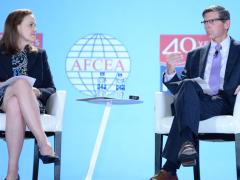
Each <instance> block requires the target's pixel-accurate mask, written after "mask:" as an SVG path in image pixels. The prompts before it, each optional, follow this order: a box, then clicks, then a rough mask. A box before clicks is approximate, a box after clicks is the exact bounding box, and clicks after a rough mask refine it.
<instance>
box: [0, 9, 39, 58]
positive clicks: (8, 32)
mask: <svg viewBox="0 0 240 180" xmlns="http://www.w3.org/2000/svg"><path fill="white" fill-rule="evenodd" d="M31 14H32V11H31V10H30V9H17V10H14V11H12V12H11V13H10V14H9V15H8V17H7V19H6V21H5V26H4V32H3V36H2V39H1V40H0V46H1V47H2V46H3V47H4V49H5V51H6V52H7V53H10V54H15V53H17V52H19V51H20V49H19V47H18V39H19V33H18V29H17V27H18V25H19V24H21V23H22V21H23V19H24V17H26V16H27V15H31ZM28 49H29V48H28ZM30 49H36V48H34V47H32V48H30Z"/></svg>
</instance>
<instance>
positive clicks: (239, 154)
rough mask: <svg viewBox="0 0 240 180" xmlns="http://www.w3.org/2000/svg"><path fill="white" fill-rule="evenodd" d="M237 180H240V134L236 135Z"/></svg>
mask: <svg viewBox="0 0 240 180" xmlns="http://www.w3.org/2000/svg"><path fill="white" fill-rule="evenodd" d="M235 149H236V165H237V180H240V133H238V134H235Z"/></svg>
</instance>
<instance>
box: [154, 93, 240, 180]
mask: <svg viewBox="0 0 240 180" xmlns="http://www.w3.org/2000/svg"><path fill="white" fill-rule="evenodd" d="M172 102H173V96H172V95H170V94H169V93H167V92H156V93H155V107H154V111H155V123H156V124H155V172H158V171H159V170H160V169H161V168H162V150H163V136H164V135H168V133H169V131H170V128H171V125H172V121H173V116H172V114H171V103H172ZM198 132H199V139H200V140H208V141H235V147H236V148H235V149H236V166H237V167H236V170H237V180H240V93H239V94H238V95H237V98H236V102H235V106H234V112H233V115H222V116H214V117H212V118H209V119H207V120H204V121H201V122H200V124H199V131H198ZM197 147H198V151H199V144H198V145H197ZM213 153H214V152H213ZM199 154H200V153H199ZM199 156H200V155H199ZM199 156H198V159H197V165H196V166H194V179H195V180H200V167H199Z"/></svg>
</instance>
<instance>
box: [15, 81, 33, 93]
mask: <svg viewBox="0 0 240 180" xmlns="http://www.w3.org/2000/svg"><path fill="white" fill-rule="evenodd" d="M12 87H13V88H14V89H15V90H17V91H21V90H27V89H32V87H31V86H30V84H29V83H28V81H27V80H25V79H18V80H17V81H15V82H14V83H13V85H12Z"/></svg>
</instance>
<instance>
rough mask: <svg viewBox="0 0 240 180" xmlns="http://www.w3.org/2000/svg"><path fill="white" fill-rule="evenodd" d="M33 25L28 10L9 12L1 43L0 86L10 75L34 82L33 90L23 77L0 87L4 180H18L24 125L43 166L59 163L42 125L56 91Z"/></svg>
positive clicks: (30, 12)
mask: <svg viewBox="0 0 240 180" xmlns="http://www.w3.org/2000/svg"><path fill="white" fill-rule="evenodd" d="M35 40H36V22H35V18H34V16H33V14H32V11H31V10H29V9H18V10H15V11H13V12H11V13H10V14H9V15H8V17H7V19H6V21H5V27H4V33H3V36H2V39H1V40H0V85H1V83H2V82H4V81H6V80H8V79H9V78H11V77H13V76H19V75H26V76H30V77H33V78H35V79H36V81H35V83H34V87H32V86H31V85H30V84H29V83H28V81H26V80H25V79H23V78H19V79H18V80H16V81H15V82H13V83H11V84H9V85H6V86H2V87H1V88H0V110H1V111H3V112H5V113H6V131H5V132H6V142H7V147H8V156H9V159H8V172H7V177H6V179H11V180H12V179H19V175H18V161H19V157H20V153H21V150H22V146H23V141H24V135H25V129H26V126H27V127H28V128H29V129H30V131H31V132H32V134H33V135H34V137H35V138H36V140H37V143H38V146H39V152H40V159H41V160H42V161H43V163H54V162H56V161H58V160H59V158H58V156H57V155H55V153H54V151H53V149H52V147H51V145H50V143H49V141H48V138H47V136H46V134H45V132H44V130H43V127H42V126H41V122H40V113H44V111H45V105H46V101H47V99H48V97H49V96H50V95H51V94H53V93H54V92H55V91H56V89H55V86H54V82H53V79H52V75H51V72H50V69H49V65H48V62H47V55H46V52H45V50H42V49H38V48H36V47H34V45H33V44H34V42H35Z"/></svg>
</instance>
